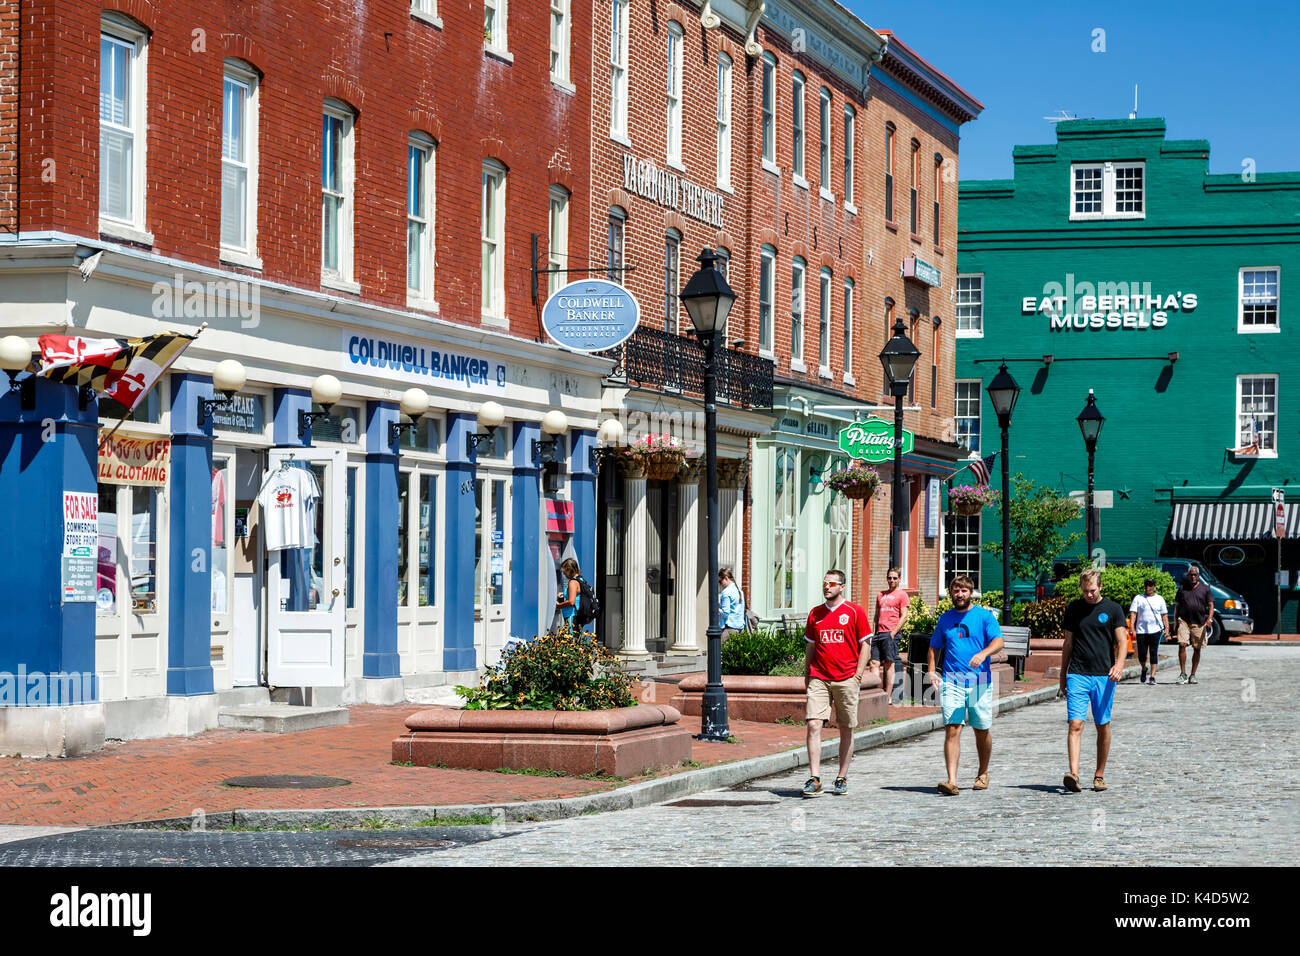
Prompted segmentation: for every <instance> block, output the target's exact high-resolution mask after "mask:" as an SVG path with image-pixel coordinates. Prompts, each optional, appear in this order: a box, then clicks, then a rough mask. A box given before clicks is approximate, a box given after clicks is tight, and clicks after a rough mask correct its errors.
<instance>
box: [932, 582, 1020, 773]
mask: <svg viewBox="0 0 1300 956" xmlns="http://www.w3.org/2000/svg"><path fill="white" fill-rule="evenodd" d="M974 590H975V582H973V581H972V580H971V579H970V578H968V577H966V576H965V575H964V574H959V575H958V576H957V577H955V578H953V579H952V584H950V585H948V596H949V597H951V598H952V610H951V611H944V612H943V614H942V615H941V616H940V617H939V623H938V624H937V625H936V626H935V629H934V633H933V634H931V635H930V649H929V651H928V652H927V661H928V663H929V670H930V682H931V683H932V684H934V685H935V687H937V688H938V689H939V695H940V696H939V703H940V705H941V708H942V710H943V723H944V739H943V759H944V762H945V763H946V764H947V765H948V779H947V780H945V781H944V782H943V783H941V784H939V792H940V793H944V794H947V795H948V796H954V795H955V794H956V793H957V791H958V790H959V789H960V788H959V787H958V786H957V760H958V758H959V757H961V725H962V724H963V723H965V722H966V720H967V719H968V718H969V720H970V725H971V727H972V729H974V731H975V749H976V751H977V752H978V753H979V758H980V769H979V773H978V774H977V775H976V777H975V783H974V785H973V786H972V787H971V789H972V790H987V789H988V786H989V755H990V754H991V753H992V752H993V735H992V733H991V731H990V728H991V727H992V726H993V669H992V668H991V667H990V666H989V659H990V658H991V657H992V656H993V655H994V654H996V653H997V652H998V651H1000V650H1002V628H1001V627H999V626H998V621H997V618H995V617H994V616H993V614H992V612H991V611H989V609H988V608H985V607H980V606H979V605H978V604H972V603H971V594H972V592H973V591H974ZM936 648H937V649H938V650H940V651H941V652H942V653H943V674H942V678H941V677H940V675H939V673H938V672H937V671H936V670H935V660H934V652H935V649H936Z"/></svg>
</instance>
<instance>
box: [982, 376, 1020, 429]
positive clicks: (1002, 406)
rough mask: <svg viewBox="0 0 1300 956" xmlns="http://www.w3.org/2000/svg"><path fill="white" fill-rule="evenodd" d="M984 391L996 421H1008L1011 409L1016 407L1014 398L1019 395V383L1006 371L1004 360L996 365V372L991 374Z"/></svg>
mask: <svg viewBox="0 0 1300 956" xmlns="http://www.w3.org/2000/svg"><path fill="white" fill-rule="evenodd" d="M985 391H987V392H988V393H989V400H990V401H992V402H993V411H994V412H996V413H997V416H998V421H999V422H1007V423H1009V422H1010V421H1011V411H1012V409H1014V408H1015V407H1016V399H1018V398H1019V397H1020V385H1019V384H1017V382H1016V380H1015V379H1014V378H1012V377H1011V373H1010V372H1008V371H1007V363H1006V362H1003V363H1002V364H1001V365H1000V366H999V367H998V374H997V375H994V376H993V381H991V382H989V385H988V388H987V389H985Z"/></svg>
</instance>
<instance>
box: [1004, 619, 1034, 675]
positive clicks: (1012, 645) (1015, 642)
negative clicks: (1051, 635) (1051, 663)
mask: <svg viewBox="0 0 1300 956" xmlns="http://www.w3.org/2000/svg"><path fill="white" fill-rule="evenodd" d="M1002 652H1003V653H1004V654H1006V655H1007V657H1008V658H1011V657H1015V658H1018V660H1017V662H1016V673H1017V674H1023V673H1024V660H1025V658H1027V657H1028V656H1029V628H1027V627H1013V626H1011V625H1007V626H1005V627H1003V628H1002Z"/></svg>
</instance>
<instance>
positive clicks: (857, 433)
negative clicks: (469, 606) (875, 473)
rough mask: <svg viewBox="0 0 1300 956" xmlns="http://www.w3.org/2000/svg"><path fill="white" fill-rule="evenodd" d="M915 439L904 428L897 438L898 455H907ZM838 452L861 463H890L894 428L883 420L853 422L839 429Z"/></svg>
mask: <svg viewBox="0 0 1300 956" xmlns="http://www.w3.org/2000/svg"><path fill="white" fill-rule="evenodd" d="M914 443H915V439H914V437H913V435H912V433H911V432H910V431H908V430H907V429H906V428H904V429H903V430H902V433H901V434H900V436H899V441H898V445H899V448H900V453H901V454H904V455H907V454H910V453H911V451H912V447H913V445H914ZM839 445H840V451H843V452H845V453H847V454H848V456H849V457H850V458H857V459H860V460H862V461H870V462H882V461H891V460H892V459H893V457H894V426H893V424H891V423H890V422H887V421H885V420H884V419H883V418H871V419H868V420H867V421H865V422H854V423H853V424H852V425H849V426H848V427H846V428H842V429H840V435H839Z"/></svg>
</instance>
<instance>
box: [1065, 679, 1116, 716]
mask: <svg viewBox="0 0 1300 956" xmlns="http://www.w3.org/2000/svg"><path fill="white" fill-rule="evenodd" d="M1114 702H1115V682H1114V681H1113V680H1111V679H1110V678H1109V677H1108V676H1106V675H1105V674H1103V675H1101V676H1092V675H1089V674H1066V675H1065V712H1066V717H1067V719H1069V720H1087V719H1088V706H1089V705H1091V706H1092V722H1093V723H1094V724H1097V725H1098V726H1100V725H1102V724H1109V723H1110V708H1111V705H1112V704H1113V703H1114Z"/></svg>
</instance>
